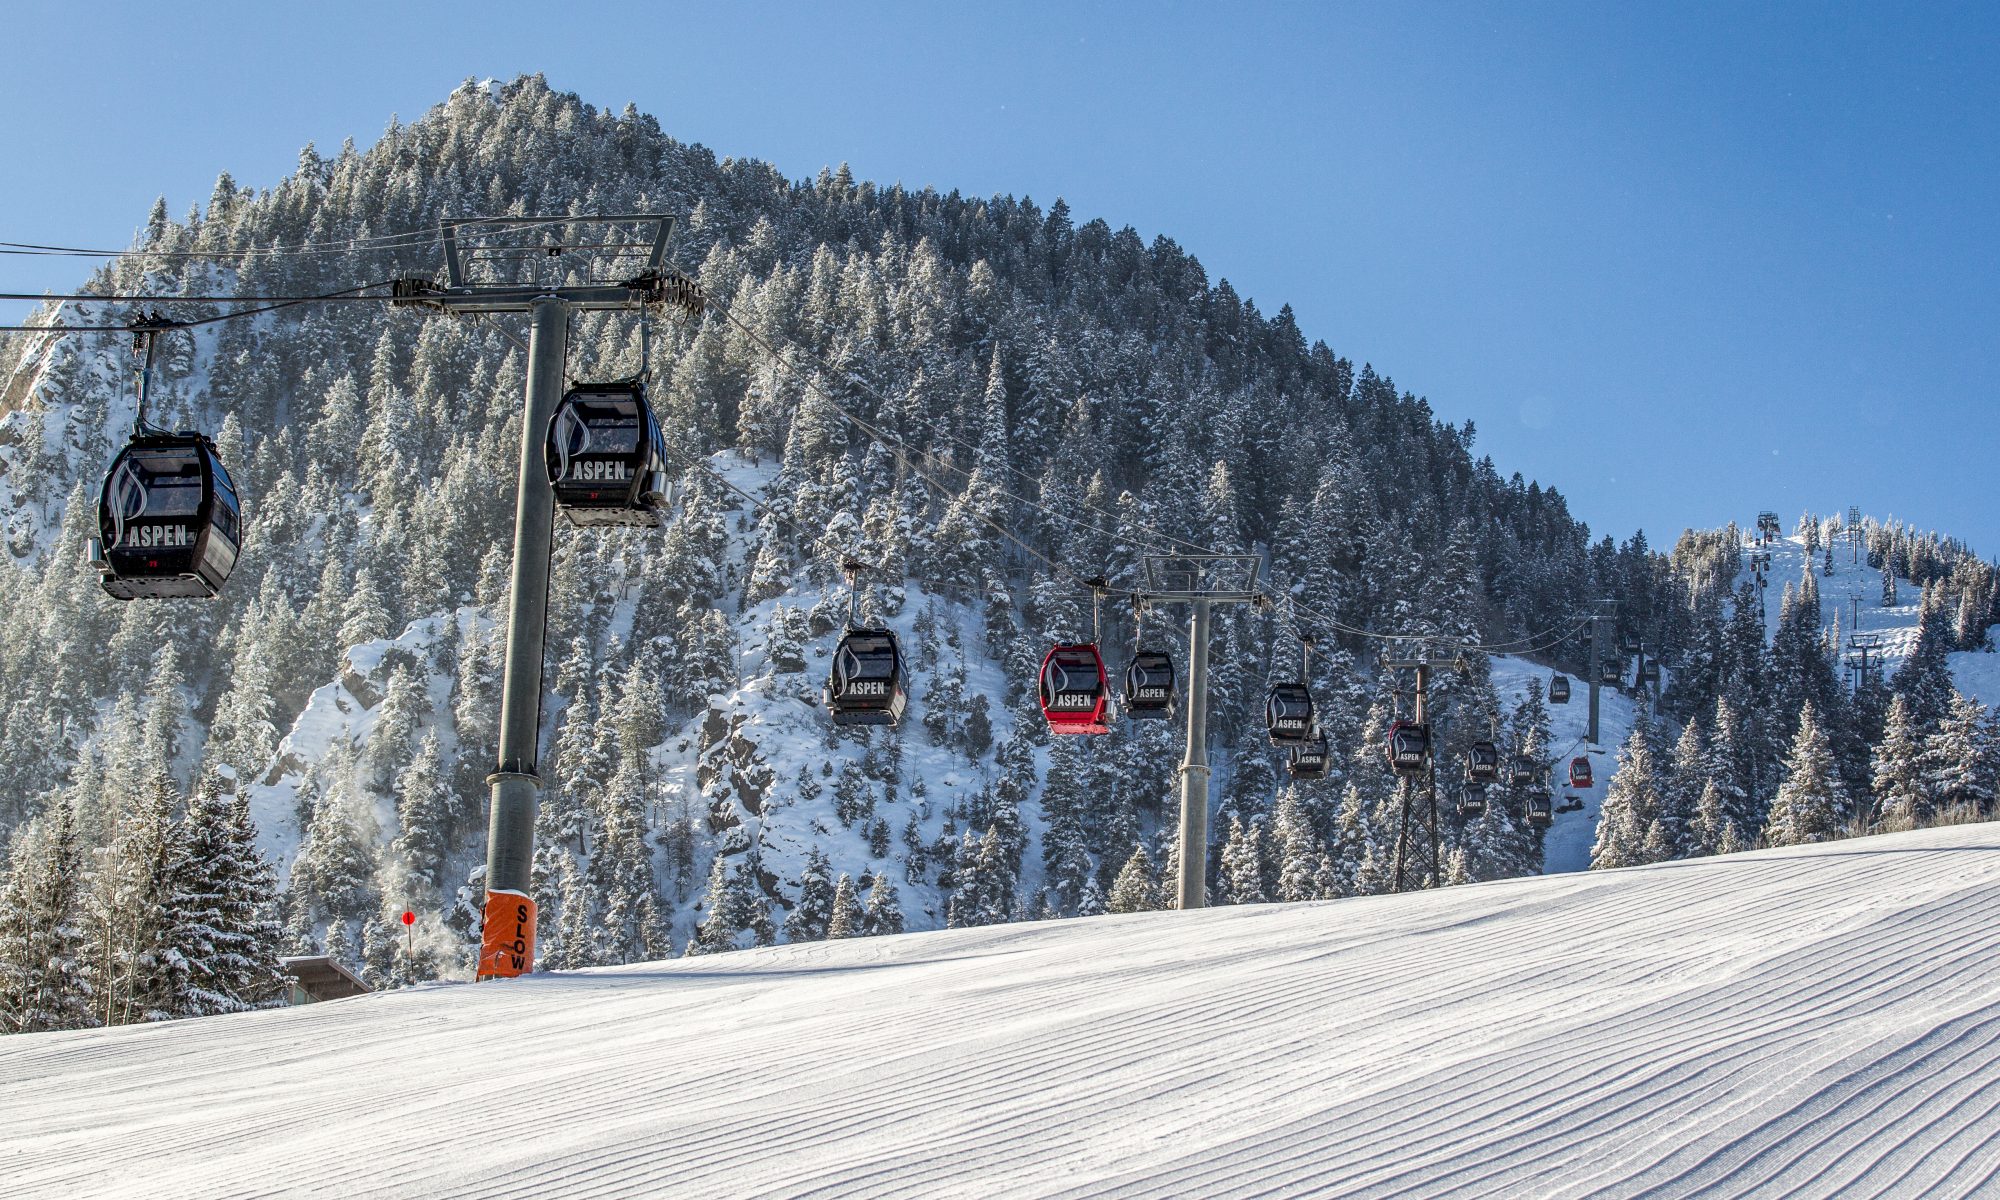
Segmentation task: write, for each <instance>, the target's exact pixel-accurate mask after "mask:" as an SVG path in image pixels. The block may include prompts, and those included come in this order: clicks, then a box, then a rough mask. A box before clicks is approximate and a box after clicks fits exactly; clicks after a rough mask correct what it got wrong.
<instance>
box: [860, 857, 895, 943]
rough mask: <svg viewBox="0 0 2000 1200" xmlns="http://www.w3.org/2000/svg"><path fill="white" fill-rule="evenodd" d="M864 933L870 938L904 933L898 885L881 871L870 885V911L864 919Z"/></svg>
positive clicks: (876, 873)
mask: <svg viewBox="0 0 2000 1200" xmlns="http://www.w3.org/2000/svg"><path fill="white" fill-rule="evenodd" d="M862 932H864V933H866V934H867V935H868V936H869V937H876V936H879V935H882V934H890V933H901V932H903V907H902V905H900V904H898V903H897V902H896V885H895V884H894V883H892V882H890V880H889V876H888V875H887V874H886V873H884V872H881V871H877V872H875V876H874V881H873V882H872V883H870V884H869V885H868V910H867V912H866V913H865V914H864V915H863V917H862Z"/></svg>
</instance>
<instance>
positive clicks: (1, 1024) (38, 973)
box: [0, 803, 97, 1033]
mask: <svg viewBox="0 0 2000 1200" xmlns="http://www.w3.org/2000/svg"><path fill="white" fill-rule="evenodd" d="M82 883H83V853H82V851H81V850H80V849H79V848H78V846H77V841H76V821H75V817H74V814H73V813H72V812H71V810H70V806H69V805H68V804H66V803H59V804H57V805H56V806H55V808H54V810H53V811H52V812H50V813H48V814H46V815H44V816H42V817H40V818H38V819H37V820H35V821H32V822H30V823H28V824H27V825H24V826H22V827H21V828H19V829H17V830H15V832H14V840H13V842H12V843H11V844H10V845H9V847H8V857H7V875H6V879H5V881H4V884H0V1033H39V1032H42V1031H45V1030H50V1029H81V1028H83V1027H85V1026H87V1025H93V1024H96V1022H97V1017H96V1016H95V1014H94V1013H93V1012H92V1006H91V998H92V997H91V981H90V977H89V972H88V969H87V964H86V961H85V943H84V922H83V914H82V912H81V909H80V903H81V899H82Z"/></svg>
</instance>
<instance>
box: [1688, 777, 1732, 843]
mask: <svg viewBox="0 0 2000 1200" xmlns="http://www.w3.org/2000/svg"><path fill="white" fill-rule="evenodd" d="M1729 824H1730V820H1729V813H1728V805H1727V802H1726V800H1725V799H1724V797H1723V794H1722V785H1721V783H1719V782H1718V781H1716V780H1715V779H1710V780H1709V781H1708V782H1707V783H1705V784H1704V785H1702V789H1701V799H1700V801H1698V802H1697V803H1696V804H1695V810H1694V820H1692V821H1690V822H1689V823H1688V838H1687V853H1688V854H1690V855H1692V856H1696V857H1704V856H1707V855H1710V854H1719V853H1721V852H1722V834H1723V829H1724V827H1726V826H1728V825H1729Z"/></svg>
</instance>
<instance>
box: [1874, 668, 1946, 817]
mask: <svg viewBox="0 0 2000 1200" xmlns="http://www.w3.org/2000/svg"><path fill="white" fill-rule="evenodd" d="M1927 749H1928V747H1927V746H1926V744H1925V737H1924V734H1923V731H1922V730H1921V729H1920V728H1919V727H1918V725H1917V722H1916V719H1915V717H1914V716H1913V715H1912V706H1911V704H1910V700H1909V697H1907V696H1905V695H1904V694H1903V693H1901V692H1898V693H1896V694H1895V696H1894V697H1893V698H1891V700H1890V701H1889V717H1888V720H1887V721H1886V722H1885V723H1884V725H1883V730H1882V740H1881V742H1879V743H1878V744H1877V745H1876V747H1875V760H1874V796H1873V801H1874V813H1875V819H1876V820H1879V821H1880V822H1881V823H1882V824H1883V825H1884V826H1885V827H1887V828H1890V829H1911V828H1915V827H1916V826H1917V825H1920V824H1922V823H1923V822H1924V821H1927V820H1929V819H1930V817H1931V813H1932V811H1933V809H1934V808H1935V804H1934V802H1933V797H1934V796H1935V794H1936V793H1935V792H1934V791H1933V787H1932V779H1931V772H1930V770H1929V765H1930V764H1929V759H1928V755H1927Z"/></svg>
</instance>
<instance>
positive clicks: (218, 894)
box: [178, 769, 282, 1016]
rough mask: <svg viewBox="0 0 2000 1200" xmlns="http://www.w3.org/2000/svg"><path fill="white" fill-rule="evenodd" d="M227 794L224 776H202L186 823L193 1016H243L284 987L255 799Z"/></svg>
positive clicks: (186, 930) (273, 895)
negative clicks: (253, 805)
mask: <svg viewBox="0 0 2000 1200" xmlns="http://www.w3.org/2000/svg"><path fill="white" fill-rule="evenodd" d="M223 789H224V780H223V778H222V775H221V773H220V771H218V770H215V769H210V770H208V771H205V772H203V773H202V776H201V779H200V781H199V783H198V784H197V786H196V788H195V794H194V797H193V799H192V800H190V801H189V803H188V811H187V817H186V820H185V822H184V825H185V834H184V836H183V839H182V842H183V853H182V856H181V859H180V864H179V869H180V876H181V877H180V880H179V887H180V890H181V892H182V894H183V896H184V897H185V900H184V904H185V915H186V919H185V921H184V924H183V927H182V929H181V931H180V933H179V935H178V940H179V942H180V943H181V944H180V953H181V955H182V956H183V958H185V959H186V961H187V970H188V976H189V978H188V984H187V988H188V992H187V995H188V1003H187V1004H186V1005H185V1006H184V1009H183V1011H184V1013H185V1015H188V1016H201V1015H204V1014H207V1013H221V1012H240V1011H242V1010H244V1009H247V1008H252V1007H255V1006H257V1005H259V1004H263V1003H265V1002H267V1001H269V1000H271V999H272V998H274V997H275V996H276V995H277V994H278V992H279V990H280V988H281V987H282V977H281V976H280V974H279V971H278V956H277V952H278V943H279V939H280V937H281V936H282V931H281V930H280V928H279V926H278V922H277V917H276V908H277V880H276V877H275V876H274V875H273V873H272V871H271V866H270V864H269V863H267V862H266V861H264V856H263V855H262V854H261V853H260V852H259V851H258V849H257V830H256V827H255V826H254V825H253V824H252V823H251V820H250V804H249V800H248V798H247V797H245V796H242V795H238V794H236V793H233V792H228V791H224V790H223Z"/></svg>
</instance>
